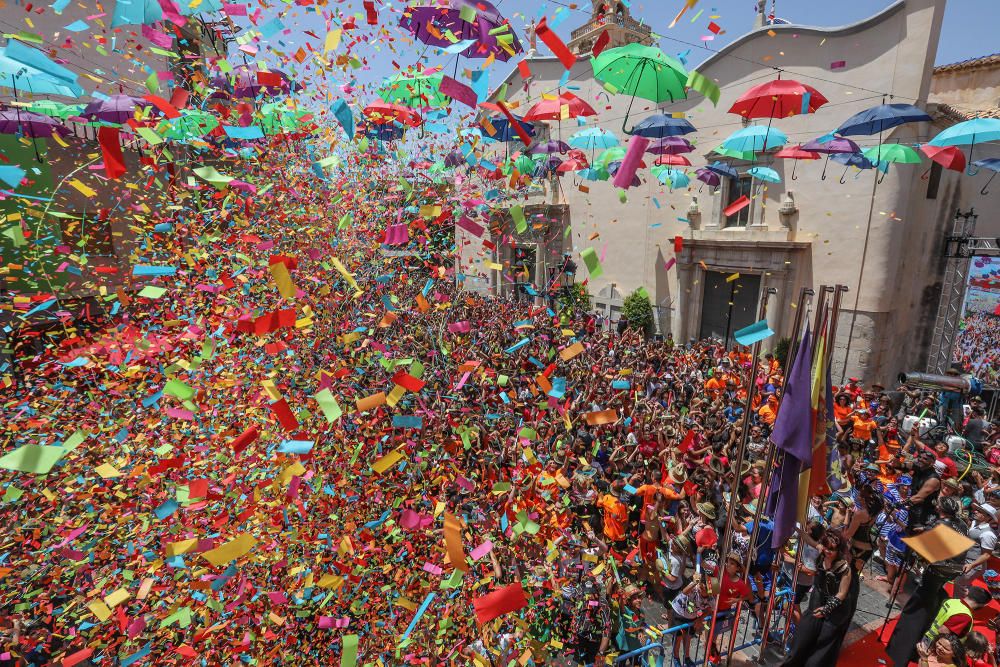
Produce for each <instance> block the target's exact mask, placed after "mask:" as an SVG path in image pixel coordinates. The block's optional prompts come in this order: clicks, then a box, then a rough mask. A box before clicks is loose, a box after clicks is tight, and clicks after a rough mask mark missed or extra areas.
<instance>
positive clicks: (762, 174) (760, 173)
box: [747, 167, 781, 183]
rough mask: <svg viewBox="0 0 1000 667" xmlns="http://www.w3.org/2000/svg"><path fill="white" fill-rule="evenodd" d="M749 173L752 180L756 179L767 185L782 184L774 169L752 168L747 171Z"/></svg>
mask: <svg viewBox="0 0 1000 667" xmlns="http://www.w3.org/2000/svg"><path fill="white" fill-rule="evenodd" d="M747 173H748V174H749V175H750V178H756V179H757V180H758V181H766V182H767V183H781V176H779V175H778V172H776V171H775V170H774V169H770V168H769V167H751V168H750V169H747Z"/></svg>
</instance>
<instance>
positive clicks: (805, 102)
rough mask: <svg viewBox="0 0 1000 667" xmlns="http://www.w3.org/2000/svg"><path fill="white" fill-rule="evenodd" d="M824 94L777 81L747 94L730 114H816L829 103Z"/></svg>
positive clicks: (759, 115) (782, 116)
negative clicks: (817, 110)
mask: <svg viewBox="0 0 1000 667" xmlns="http://www.w3.org/2000/svg"><path fill="white" fill-rule="evenodd" d="M827 101H828V100H827V99H826V98H825V97H823V95H822V93H820V92H819V91H818V90H816V89H815V88H813V87H812V86H807V85H806V84H804V83H799V82H798V81H795V80H793V79H776V80H775V81H768V82H766V83H762V84H760V85H759V86H754V87H753V88H751V89H750V90H748V91H747V92H745V93H743V95H741V96H740V97H739V98H738V99H737V100H736V102H735V103H734V104H733V106H732V107H730V109H729V113H734V114H736V115H738V116H743V117H744V118H787V117H788V116H795V115H798V114H803V113H813V112H815V111H816V109H819V108H820V107H821V106H823V105H824V104H826V103H827Z"/></svg>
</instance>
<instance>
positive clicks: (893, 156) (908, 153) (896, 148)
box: [862, 144, 920, 164]
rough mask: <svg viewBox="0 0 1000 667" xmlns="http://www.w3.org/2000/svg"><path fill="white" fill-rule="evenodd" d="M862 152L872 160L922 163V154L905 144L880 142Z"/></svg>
mask: <svg viewBox="0 0 1000 667" xmlns="http://www.w3.org/2000/svg"><path fill="white" fill-rule="evenodd" d="M862 154H863V155H864V156H865V157H866V158H868V159H869V160H871V161H872V162H899V163H902V164H920V154H919V153H917V151H915V150H913V149H912V148H910V147H909V146H904V145H903V144H879V145H878V146H872V147H871V148H866V149H865V150H864V151H863V152H862Z"/></svg>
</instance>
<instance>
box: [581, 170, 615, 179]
mask: <svg viewBox="0 0 1000 667" xmlns="http://www.w3.org/2000/svg"><path fill="white" fill-rule="evenodd" d="M577 174H579V176H580V178H582V179H584V180H586V181H606V180H608V179H609V178H611V174H609V173H608V171H607V170H606V169H594V168H593V167H591V168H589V169H581V170H580V171H578V172H577Z"/></svg>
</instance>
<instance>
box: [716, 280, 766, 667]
mask: <svg viewBox="0 0 1000 667" xmlns="http://www.w3.org/2000/svg"><path fill="white" fill-rule="evenodd" d="M777 291H778V290H776V289H775V288H773V287H768V288H766V289H765V290H764V297H763V298H762V299H761V301H760V314H759V316H758V320H763V319H765V318H766V317H767V302H768V301H770V298H771V295H772V294H776V293H777ZM727 338H728V332H727ZM760 347H761V341H757V342H756V343H754V344H753V365H752V366H751V369H750V382H749V387H748V388H747V398H746V403H745V405H744V407H743V420H744V422H743V424H744V425H743V434H742V436H741V437H740V448H739V450H738V453H737V455H736V463H735V465H734V467H733V473H734V475H735V477H734V480H733V481H734V482H735V481H736V478H738V477H739V474H740V469H741V468H742V467H743V459H744V458H745V457H746V450H747V438H748V437H749V435H750V408H751V407H752V405H753V395H754V388H755V387H756V383H755V382H754V378H756V377H757V367H758V366H759V365H760ZM737 490H738V485H737V484H734V485H733V487H732V489H731V490H730V496H729V507H728V508H727V510H726V528H725V531H724V532H723V537H722V544H723V546H722V550H721V551H720V552H719V555H720V559H719V560H720V561H722V562H720V563H719V564H718V567H719V585H718V590H719V591H721V590H722V578H723V577H724V576H726V567H725V559H726V557H727V556H728V554H729V550H730V548H732V544H733V530H732V528H733V514H734V512H735V509H736V497H735V496H736V491H737ZM738 612H739V608H737V613H738ZM718 615H719V598H718V597H716V598H715V613H714V614H712V625H711V628H710V629H709V631H708V643H707V650H706V651H705V661H704V663H703V666H704V667H708V661H709V658H710V657H711V655H712V647H713V646H714V641H715V626H716V624H717V622H718ZM738 621H739V618H738V617H737V618H736V621H735V622H734V625H733V628H734V633H735V628H736V625H737V624H738Z"/></svg>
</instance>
